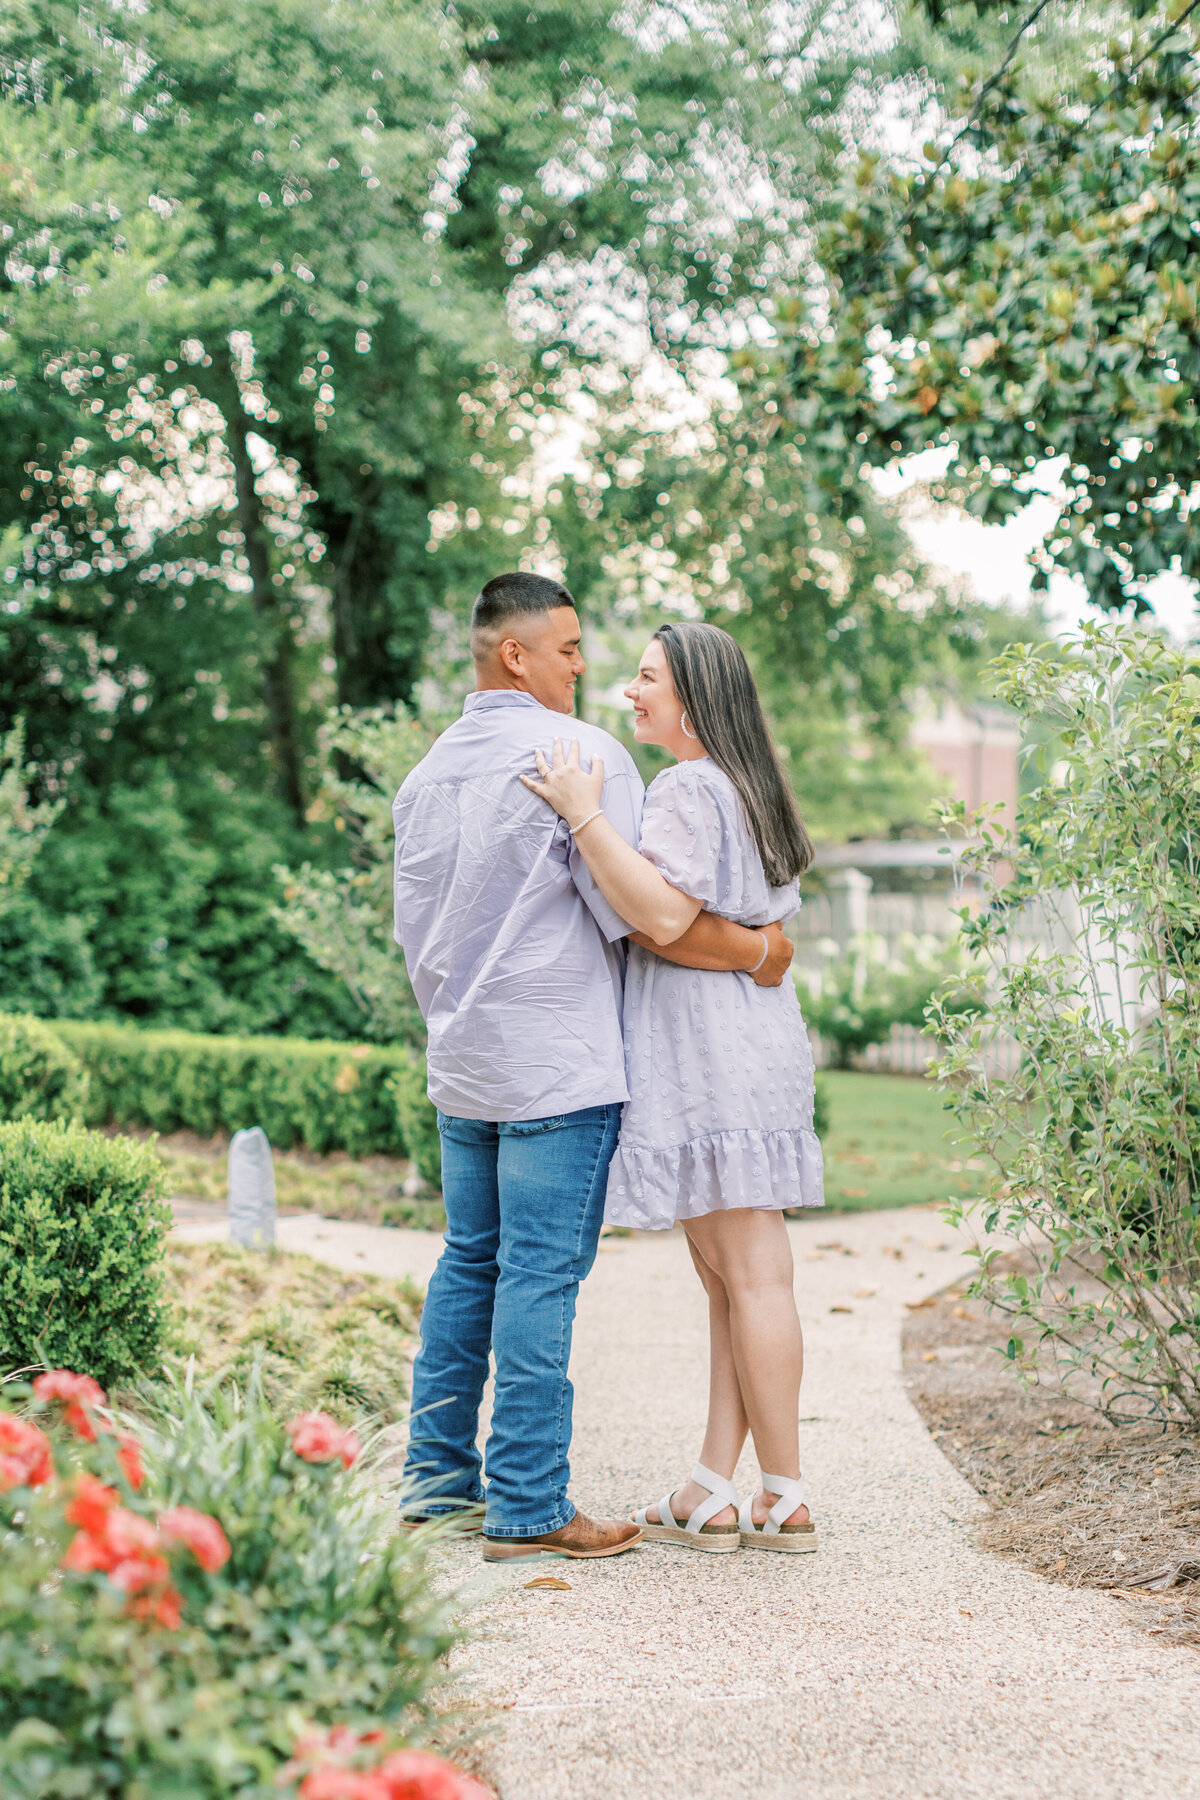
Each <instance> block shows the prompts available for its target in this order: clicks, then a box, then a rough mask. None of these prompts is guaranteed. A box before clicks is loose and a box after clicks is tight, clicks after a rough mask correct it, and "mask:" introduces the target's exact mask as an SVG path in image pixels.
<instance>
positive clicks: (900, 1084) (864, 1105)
mask: <svg viewBox="0 0 1200 1800" xmlns="http://www.w3.org/2000/svg"><path fill="white" fill-rule="evenodd" d="M820 1079H821V1084H822V1086H823V1087H824V1089H825V1093H826V1096H827V1099H828V1106H829V1129H828V1131H827V1132H826V1133H825V1136H824V1138H823V1139H822V1148H823V1150H824V1152H825V1204H826V1205H827V1206H829V1207H832V1208H834V1209H835V1210H836V1211H838V1212H865V1211H866V1210H868V1209H869V1208H875V1207H883V1206H914V1205H919V1204H920V1203H922V1202H928V1201H941V1200H947V1199H950V1198H954V1199H959V1198H962V1197H965V1196H969V1195H974V1194H979V1193H981V1192H982V1191H983V1186H984V1183H985V1181H986V1178H987V1167H988V1165H987V1164H986V1163H985V1162H983V1161H982V1160H978V1159H975V1158H972V1157H971V1154H970V1152H971V1146H970V1145H969V1144H955V1143H954V1142H953V1141H952V1140H953V1139H954V1138H955V1137H958V1136H959V1135H960V1134H961V1131H962V1128H961V1127H960V1126H958V1125H957V1123H956V1121H955V1118H954V1115H953V1113H949V1112H945V1111H944V1110H943V1107H942V1101H941V1096H940V1095H939V1093H938V1090H937V1088H936V1087H935V1086H934V1084H933V1082H931V1081H924V1080H922V1079H921V1078H920V1077H919V1076H915V1075H858V1074H854V1073H853V1072H850V1071H847V1070H842V1069H826V1070H824V1071H823V1072H822V1074H821V1078H820ZM947 1133H949V1137H947Z"/></svg>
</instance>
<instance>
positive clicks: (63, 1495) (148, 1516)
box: [0, 1375, 455, 1800]
mask: <svg viewBox="0 0 1200 1800" xmlns="http://www.w3.org/2000/svg"><path fill="white" fill-rule="evenodd" d="M27 1394H28V1390H27V1389H26V1390H24V1393H22V1390H21V1389H20V1388H16V1389H13V1388H10V1389H9V1396H10V1397H11V1398H12V1399H13V1400H18V1401H19V1400H20V1399H22V1398H25V1397H26V1396H27ZM117 1417H118V1419H119V1422H120V1424H121V1426H122V1427H125V1428H127V1429H132V1430H133V1431H135V1432H136V1442H137V1443H138V1445H139V1446H140V1453H141V1460H142V1461H143V1463H144V1465H145V1477H144V1480H143V1481H142V1482H141V1483H139V1485H138V1487H137V1488H136V1489H135V1488H133V1487H132V1486H131V1485H130V1482H129V1480H128V1479H127V1477H126V1475H125V1472H124V1471H123V1469H122V1467H121V1465H120V1463H119V1460H118V1452H117V1445H116V1441H115V1439H114V1438H113V1437H112V1436H109V1435H108V1434H107V1433H102V1434H101V1435H100V1438H99V1441H98V1442H96V1443H94V1444H81V1443H80V1442H78V1441H77V1440H71V1439H69V1438H68V1437H67V1434H66V1433H65V1432H64V1431H63V1430H62V1429H61V1428H57V1427H53V1426H52V1427H51V1430H52V1433H53V1436H52V1443H53V1448H54V1461H55V1478H54V1479H52V1480H50V1481H47V1482H45V1483H44V1484H42V1485H41V1486H39V1487H38V1488H37V1489H36V1490H30V1489H29V1488H13V1489H12V1490H11V1491H10V1492H9V1493H8V1494H5V1495H0V1693H3V1696H4V1712H3V1725H4V1730H3V1734H2V1735H0V1786H2V1788H3V1792H4V1794H5V1797H6V1800H9V1797H10V1796H11V1800H73V1797H74V1796H78V1795H80V1794H87V1795H89V1796H93V1797H95V1800H166V1797H167V1796H169V1795H170V1796H183V1795H187V1796H188V1797H189V1800H271V1797H272V1796H278V1795H279V1794H280V1793H281V1792H282V1791H283V1789H284V1786H285V1784H287V1783H288V1781H289V1776H290V1774H291V1772H292V1769H293V1768H294V1765H291V1757H292V1755H293V1752H294V1751H295V1749H296V1746H297V1741H298V1739H300V1738H301V1737H302V1736H304V1735H305V1734H306V1733H308V1732H309V1731H311V1729H312V1727H313V1725H314V1724H319V1725H324V1726H329V1725H332V1724H334V1723H335V1722H336V1723H338V1724H344V1723H346V1722H352V1723H353V1724H354V1725H355V1726H358V1727H359V1728H360V1729H361V1728H363V1727H364V1726H367V1725H369V1726H370V1727H372V1728H375V1729H378V1730H380V1731H382V1732H383V1733H384V1734H385V1738H384V1742H385V1743H387V1742H391V1741H395V1739H396V1738H398V1739H399V1740H400V1741H410V1742H411V1741H412V1739H413V1738H414V1737H415V1738H420V1737H423V1736H427V1735H428V1734H429V1732H430V1730H431V1722H432V1715H433V1712H434V1706H433V1698H434V1696H433V1694H432V1693H431V1692H430V1690H431V1689H434V1688H435V1687H436V1683H437V1678H438V1664H439V1661H440V1659H441V1658H442V1657H443V1656H444V1655H445V1654H446V1652H447V1651H448V1650H449V1649H450V1647H451V1645H452V1644H453V1643H454V1641H455V1634H454V1631H453V1630H452V1629H451V1628H450V1627H449V1626H448V1624H447V1621H446V1617H445V1612H444V1608H443V1607H442V1605H441V1603H440V1602H439V1601H438V1599H437V1597H436V1595H435V1594H434V1592H433V1589H432V1584H431V1582H430V1579H429V1576H428V1574H427V1573H426V1568H425V1563H424V1550H425V1546H424V1544H422V1543H420V1542H418V1541H415V1540H414V1539H413V1538H412V1537H410V1536H406V1535H405V1534H404V1533H401V1532H397V1531H396V1530H395V1529H394V1525H393V1515H392V1514H391V1513H390V1511H389V1509H388V1508H386V1507H381V1506H380V1504H379V1499H378V1495H377V1493H376V1492H375V1490H374V1484H373V1483H372V1481H371V1480H370V1479H369V1477H368V1479H367V1480H363V1479H362V1478H361V1476H362V1472H363V1463H364V1462H365V1463H367V1464H368V1467H370V1465H372V1464H374V1465H375V1467H377V1459H376V1458H375V1457H374V1456H373V1455H372V1448H371V1447H370V1446H369V1447H368V1450H367V1452H366V1455H365V1456H364V1458H363V1459H361V1460H360V1462H359V1463H358V1464H357V1465H356V1466H355V1468H354V1469H353V1470H352V1471H351V1470H347V1469H344V1468H343V1467H342V1464H341V1462H340V1461H339V1460H338V1458H337V1456H334V1457H333V1458H332V1459H331V1460H322V1461H319V1462H313V1461H305V1460H302V1459H301V1457H300V1456H298V1455H297V1454H295V1453H294V1452H293V1450H292V1448H291V1445H290V1441H289V1437H288V1434H287V1431H286V1428H285V1425H284V1423H283V1420H282V1419H281V1418H280V1417H278V1416H277V1415H276V1414H275V1413H274V1412H273V1411H272V1409H271V1407H270V1405H269V1404H268V1401H267V1399H266V1396H265V1394H264V1391H263V1384H262V1381H261V1379H259V1378H258V1377H257V1376H256V1375H252V1376H251V1378H250V1380H249V1381H248V1382H247V1383H246V1385H245V1386H244V1387H238V1386H236V1385H235V1384H234V1383H232V1382H227V1383H226V1384H225V1385H224V1386H222V1387H221V1388H219V1389H217V1388H214V1387H209V1388H207V1389H206V1388H204V1387H202V1386H201V1385H200V1384H198V1383H196V1382H194V1381H193V1380H190V1379H187V1378H185V1379H183V1380H180V1381H159V1382H155V1383H153V1384H151V1383H146V1384H144V1385H143V1387H142V1388H141V1389H140V1391H139V1393H138V1396H137V1413H136V1415H135V1416H130V1415H127V1414H126V1415H117ZM42 1418H43V1421H44V1422H45V1423H47V1424H48V1423H49V1421H48V1420H47V1419H46V1418H45V1415H44V1414H43V1415H42ZM131 1441H134V1440H132V1439H131ZM81 1470H86V1471H87V1472H88V1473H89V1474H90V1475H91V1476H92V1477H93V1495H92V1507H91V1510H92V1512H93V1513H94V1512H95V1511H96V1501H95V1489H97V1488H98V1489H99V1491H100V1493H101V1494H104V1493H105V1491H106V1488H105V1487H101V1485H100V1482H99V1481H96V1480H95V1477H97V1476H99V1477H101V1478H102V1480H103V1482H104V1483H105V1484H106V1487H107V1488H109V1489H111V1491H112V1492H113V1495H114V1497H115V1498H118V1499H119V1502H120V1504H119V1507H118V1508H117V1509H116V1511H115V1512H114V1514H113V1515H112V1517H113V1518H114V1521H115V1522H116V1524H117V1527H118V1529H121V1530H123V1531H124V1532H125V1534H126V1536H127V1537H128V1536H133V1534H135V1533H137V1534H138V1535H137V1536H134V1542H142V1543H144V1540H145V1539H146V1538H147V1537H148V1538H149V1541H150V1543H151V1544H153V1545H155V1550H154V1551H153V1552H152V1553H151V1555H150V1556H149V1557H147V1554H146V1551H145V1549H143V1550H142V1552H141V1555H142V1558H143V1559H145V1561H146V1562H148V1563H149V1572H150V1573H153V1572H154V1560H155V1559H156V1558H157V1557H158V1552H159V1549H160V1548H161V1551H162V1552H163V1556H164V1559H165V1560H163V1563H162V1566H163V1568H164V1570H167V1571H168V1586H167V1588H166V1591H165V1597H166V1599H167V1600H173V1601H174V1602H175V1603H176V1604H177V1606H178V1617H177V1619H172V1618H171V1615H170V1613H169V1612H167V1613H166V1617H165V1619H163V1618H161V1617H160V1619H159V1620H158V1621H156V1620H155V1619H154V1618H153V1617H138V1616H135V1613H136V1610H137V1608H136V1607H135V1606H134V1605H131V1603H130V1594H129V1592H128V1588H129V1586H130V1585H132V1578H133V1577H136V1576H137V1575H138V1574H139V1573H141V1571H140V1570H139V1566H138V1559H136V1558H134V1559H131V1560H128V1561H126V1562H125V1563H123V1564H122V1565H121V1568H122V1570H123V1575H124V1577H125V1578H126V1585H125V1589H124V1590H123V1589H122V1588H121V1586H120V1585H119V1584H118V1583H117V1582H114V1581H111V1580H110V1579H109V1578H108V1577H107V1576H106V1575H105V1574H104V1573H103V1572H102V1571H99V1570H98V1571H96V1572H94V1573H92V1572H88V1573H84V1572H81V1571H80V1570H79V1568H78V1564H76V1566H75V1568H72V1569H69V1570H68V1571H65V1572H64V1571H63V1570H62V1569H61V1567H60V1565H61V1563H62V1560H63V1558H64V1555H65V1554H66V1552H67V1548H68V1545H69V1543H71V1542H72V1540H73V1539H74V1540H75V1541H76V1542H78V1541H80V1540H82V1541H83V1542H84V1543H87V1541H88V1540H89V1538H91V1541H92V1543H95V1541H96V1539H95V1537H94V1536H92V1533H91V1532H89V1531H87V1530H82V1529H81V1530H80V1531H79V1532H78V1533H76V1532H75V1531H74V1528H73V1524H72V1523H69V1522H68V1520H67V1518H66V1517H65V1511H66V1507H65V1503H66V1502H67V1501H68V1500H69V1499H70V1498H71V1497H72V1490H73V1488H74V1486H75V1481H76V1480H77V1478H78V1475H79V1473H80V1472H81ZM176 1507H184V1508H191V1509H192V1510H193V1512H196V1513H199V1514H201V1515H202V1518H201V1521H200V1523H201V1524H203V1523H204V1521H205V1520H208V1521H215V1522H216V1523H217V1524H218V1525H219V1527H220V1528H221V1530H222V1531H223V1534H224V1539H225V1541H226V1542H227V1544H228V1546H229V1551H230V1554H229V1556H228V1559H227V1560H226V1561H224V1562H223V1563H218V1564H217V1566H215V1567H214V1566H213V1565H212V1559H211V1558H210V1559H208V1560H207V1561H206V1563H205V1565H204V1566H202V1565H201V1562H200V1560H199V1558H198V1556H197V1555H193V1553H192V1551H191V1550H190V1549H186V1548H184V1547H183V1546H181V1545H179V1544H178V1542H176V1543H170V1542H168V1541H164V1537H165V1534H164V1536H157V1535H156V1532H155V1526H154V1520H155V1519H156V1517H161V1516H162V1515H163V1513H164V1509H166V1510H167V1511H173V1510H174V1509H175V1508H176ZM83 1516H84V1518H85V1519H86V1518H87V1517H88V1514H87V1512H86V1511H85V1512H84V1515H83ZM177 1522H178V1521H177ZM168 1523H169V1521H168ZM95 1529H96V1528H95V1526H93V1528H92V1530H93V1532H94V1531H95ZM145 1598H150V1599H152V1598H153V1590H152V1591H151V1593H150V1594H149V1595H147V1594H146V1593H145V1592H144V1590H143V1591H142V1592H139V1593H137V1594H136V1595H135V1599H136V1600H143V1599H145ZM393 1734H395V1736H393ZM288 1791H289V1792H294V1791H295V1790H294V1788H291V1787H289V1788H288ZM314 1791H315V1790H314ZM325 1791H326V1792H328V1791H329V1789H328V1787H326V1789H325ZM340 1791H341V1792H345V1791H346V1790H345V1788H344V1787H342V1788H341V1789H340Z"/></svg>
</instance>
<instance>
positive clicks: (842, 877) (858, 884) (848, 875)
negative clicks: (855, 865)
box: [825, 869, 872, 950]
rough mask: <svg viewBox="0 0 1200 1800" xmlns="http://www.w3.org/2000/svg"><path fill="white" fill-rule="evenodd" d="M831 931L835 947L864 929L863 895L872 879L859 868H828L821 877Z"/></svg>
mask: <svg viewBox="0 0 1200 1800" xmlns="http://www.w3.org/2000/svg"><path fill="white" fill-rule="evenodd" d="M825 887H826V890H827V891H828V894H829V913H830V925H831V928H832V935H833V938H834V941H835V942H836V944H837V947H838V949H839V950H844V949H845V948H846V946H847V944H849V942H850V940H851V938H856V937H862V936H863V934H864V933H865V931H866V929H867V895H868V894H869V893H870V892H871V887H872V882H871V877H870V876H869V875H864V874H863V872H862V870H861V869H831V870H830V872H829V874H828V875H827V876H826V878H825Z"/></svg>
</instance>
